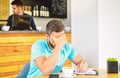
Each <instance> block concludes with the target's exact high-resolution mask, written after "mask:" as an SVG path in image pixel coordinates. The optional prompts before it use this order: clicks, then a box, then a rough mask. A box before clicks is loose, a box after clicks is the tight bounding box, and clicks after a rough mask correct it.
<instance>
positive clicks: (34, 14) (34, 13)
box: [33, 6, 36, 16]
mask: <svg viewBox="0 0 120 78" xmlns="http://www.w3.org/2000/svg"><path fill="white" fill-rule="evenodd" d="M33 16H36V12H35V6H34V7H33Z"/></svg>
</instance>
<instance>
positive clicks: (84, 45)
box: [71, 0, 98, 67]
mask: <svg viewBox="0 0 120 78" xmlns="http://www.w3.org/2000/svg"><path fill="white" fill-rule="evenodd" d="M71 12H72V13H71V15H72V16H71V18H72V19H71V26H72V29H71V30H72V43H73V46H74V47H75V48H77V51H78V52H80V54H81V55H82V56H83V57H84V58H85V59H86V60H87V61H88V63H89V65H90V66H96V67H97V66H98V3H97V0H72V2H71Z"/></svg>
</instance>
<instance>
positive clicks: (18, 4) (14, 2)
mask: <svg viewBox="0 0 120 78" xmlns="http://www.w3.org/2000/svg"><path fill="white" fill-rule="evenodd" d="M11 5H17V6H23V2H22V1H21V0H14V1H12V2H11Z"/></svg>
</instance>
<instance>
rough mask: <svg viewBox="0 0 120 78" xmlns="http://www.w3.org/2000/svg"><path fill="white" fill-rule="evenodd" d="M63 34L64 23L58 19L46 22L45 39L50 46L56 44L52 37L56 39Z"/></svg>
mask: <svg viewBox="0 0 120 78" xmlns="http://www.w3.org/2000/svg"><path fill="white" fill-rule="evenodd" d="M64 34H65V32H64V25H63V24H62V23H61V22H60V21H58V20H51V21H50V22H48V24H47V26H46V35H47V39H48V43H49V45H50V47H52V48H54V47H55V45H56V43H55V40H54V39H53V37H54V38H55V39H58V38H59V37H61V36H62V35H64Z"/></svg>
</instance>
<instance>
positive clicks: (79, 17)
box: [3, 0, 120, 69]
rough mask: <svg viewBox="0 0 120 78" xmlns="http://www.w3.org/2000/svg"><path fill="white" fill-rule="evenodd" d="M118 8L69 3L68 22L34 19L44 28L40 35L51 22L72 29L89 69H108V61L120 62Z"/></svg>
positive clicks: (108, 2) (80, 0) (97, 0)
mask: <svg viewBox="0 0 120 78" xmlns="http://www.w3.org/2000/svg"><path fill="white" fill-rule="evenodd" d="M11 1H12V0H10V2H11ZM119 4H120V1H119V0H67V18H65V19H62V18H40V17H39V18H38V17H34V20H35V23H36V25H37V26H42V30H41V32H44V31H45V25H46V23H47V22H48V21H49V20H51V19H58V20H61V21H62V22H63V23H64V24H65V26H68V27H70V28H71V29H70V30H68V31H67V32H71V35H72V36H71V40H72V45H73V46H74V47H75V48H76V49H77V51H78V52H79V53H80V54H81V55H82V56H83V57H84V58H85V59H86V60H87V62H88V64H89V67H97V68H105V69H106V66H107V58H109V57H116V58H118V61H119V59H120V35H119V34H120V30H119V29H120V5H119ZM10 14H12V8H11V6H10ZM3 32H4V31H3Z"/></svg>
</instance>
